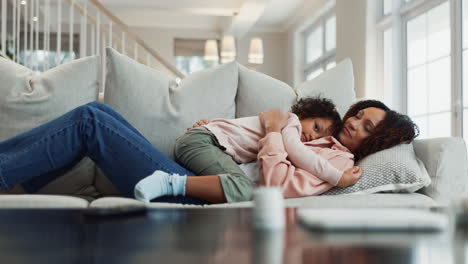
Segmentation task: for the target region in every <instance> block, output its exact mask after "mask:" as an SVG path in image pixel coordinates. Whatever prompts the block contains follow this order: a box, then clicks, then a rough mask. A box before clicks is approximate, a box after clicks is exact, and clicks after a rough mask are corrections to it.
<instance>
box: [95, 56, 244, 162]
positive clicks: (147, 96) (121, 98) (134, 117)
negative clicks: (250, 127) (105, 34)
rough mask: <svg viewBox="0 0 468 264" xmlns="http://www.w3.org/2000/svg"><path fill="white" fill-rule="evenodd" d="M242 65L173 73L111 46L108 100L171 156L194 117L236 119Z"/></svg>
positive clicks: (106, 94)
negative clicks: (184, 74) (179, 76)
mask: <svg viewBox="0 0 468 264" xmlns="http://www.w3.org/2000/svg"><path fill="white" fill-rule="evenodd" d="M237 84H238V67H237V64H236V63H235V62H234V63H228V64H223V65H221V66H218V67H215V68H210V69H207V70H203V71H199V72H196V73H192V74H190V75H188V76H187V77H185V78H184V79H183V80H182V82H181V83H180V84H179V85H177V84H176V83H175V82H174V81H173V80H172V78H171V77H169V76H167V75H166V74H164V73H162V72H160V71H157V70H155V69H153V68H149V67H147V66H145V65H142V64H140V63H138V62H136V61H134V60H132V59H131V58H129V57H127V56H125V55H122V54H120V53H118V52H117V51H115V50H114V49H112V48H107V76H106V90H105V94H104V102H105V103H106V104H108V105H110V106H111V107H112V108H114V109H115V110H116V111H117V112H119V113H120V114H121V115H122V116H123V117H124V118H125V119H127V120H128V121H129V122H130V123H131V124H132V125H133V126H135V128H136V129H138V130H139V131H140V132H141V133H142V134H143V135H144V136H145V137H146V138H147V139H148V140H149V141H150V142H151V143H152V144H153V145H154V146H156V147H157V148H158V149H159V150H161V151H162V152H164V153H165V154H166V155H168V156H169V157H173V148H174V144H175V140H176V138H177V137H179V136H180V135H182V134H183V133H184V132H185V131H186V129H187V127H189V126H191V125H192V124H193V123H194V122H195V121H197V120H199V119H202V118H206V119H214V118H235V111H236V108H235V101H234V100H235V96H236V91H237Z"/></svg>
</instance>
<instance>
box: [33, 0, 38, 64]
mask: <svg viewBox="0 0 468 264" xmlns="http://www.w3.org/2000/svg"><path fill="white" fill-rule="evenodd" d="M34 1H35V2H36V4H35V5H34V6H35V7H36V11H35V14H36V17H37V20H36V25H35V26H34V27H35V28H36V41H35V44H36V48H35V50H39V0H34ZM36 64H37V70H38V71H39V63H37V60H36Z"/></svg>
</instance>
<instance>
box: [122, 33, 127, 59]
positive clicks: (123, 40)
mask: <svg viewBox="0 0 468 264" xmlns="http://www.w3.org/2000/svg"><path fill="white" fill-rule="evenodd" d="M121 52H122V54H127V53H126V52H125V32H123V31H122V50H121Z"/></svg>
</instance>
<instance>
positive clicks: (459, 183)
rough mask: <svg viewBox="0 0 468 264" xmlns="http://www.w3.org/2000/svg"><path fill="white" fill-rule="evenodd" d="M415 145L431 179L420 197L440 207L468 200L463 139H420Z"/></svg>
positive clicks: (467, 172)
mask: <svg viewBox="0 0 468 264" xmlns="http://www.w3.org/2000/svg"><path fill="white" fill-rule="evenodd" d="M413 145H414V151H415V152H416V155H417V156H418V157H419V159H421V160H422V161H423V162H424V164H425V166H426V168H427V172H428V173H429V175H430V177H431V179H432V183H431V185H429V186H428V187H426V188H423V189H422V190H421V193H424V194H426V195H428V196H430V197H432V198H433V199H434V200H436V201H437V203H439V204H441V205H448V204H450V203H451V202H453V201H456V200H459V199H460V198H466V197H468V158H467V152H466V145H465V141H464V140H463V138H460V137H449V138H431V139H420V140H414V141H413Z"/></svg>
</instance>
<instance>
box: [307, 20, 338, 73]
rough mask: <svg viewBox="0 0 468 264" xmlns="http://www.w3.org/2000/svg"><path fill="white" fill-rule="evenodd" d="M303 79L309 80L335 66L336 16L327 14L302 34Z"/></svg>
mask: <svg viewBox="0 0 468 264" xmlns="http://www.w3.org/2000/svg"><path fill="white" fill-rule="evenodd" d="M304 47H305V63H304V79H305V80H311V79H313V78H315V77H317V76H318V75H320V74H321V73H322V72H324V71H326V70H328V69H331V68H333V67H334V66H335V65H336V62H335V55H336V51H335V50H336V16H335V14H334V12H328V13H327V14H325V15H323V16H322V17H320V18H319V19H318V20H317V22H316V23H315V24H313V25H312V26H311V27H309V28H308V29H306V30H305V32H304Z"/></svg>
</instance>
